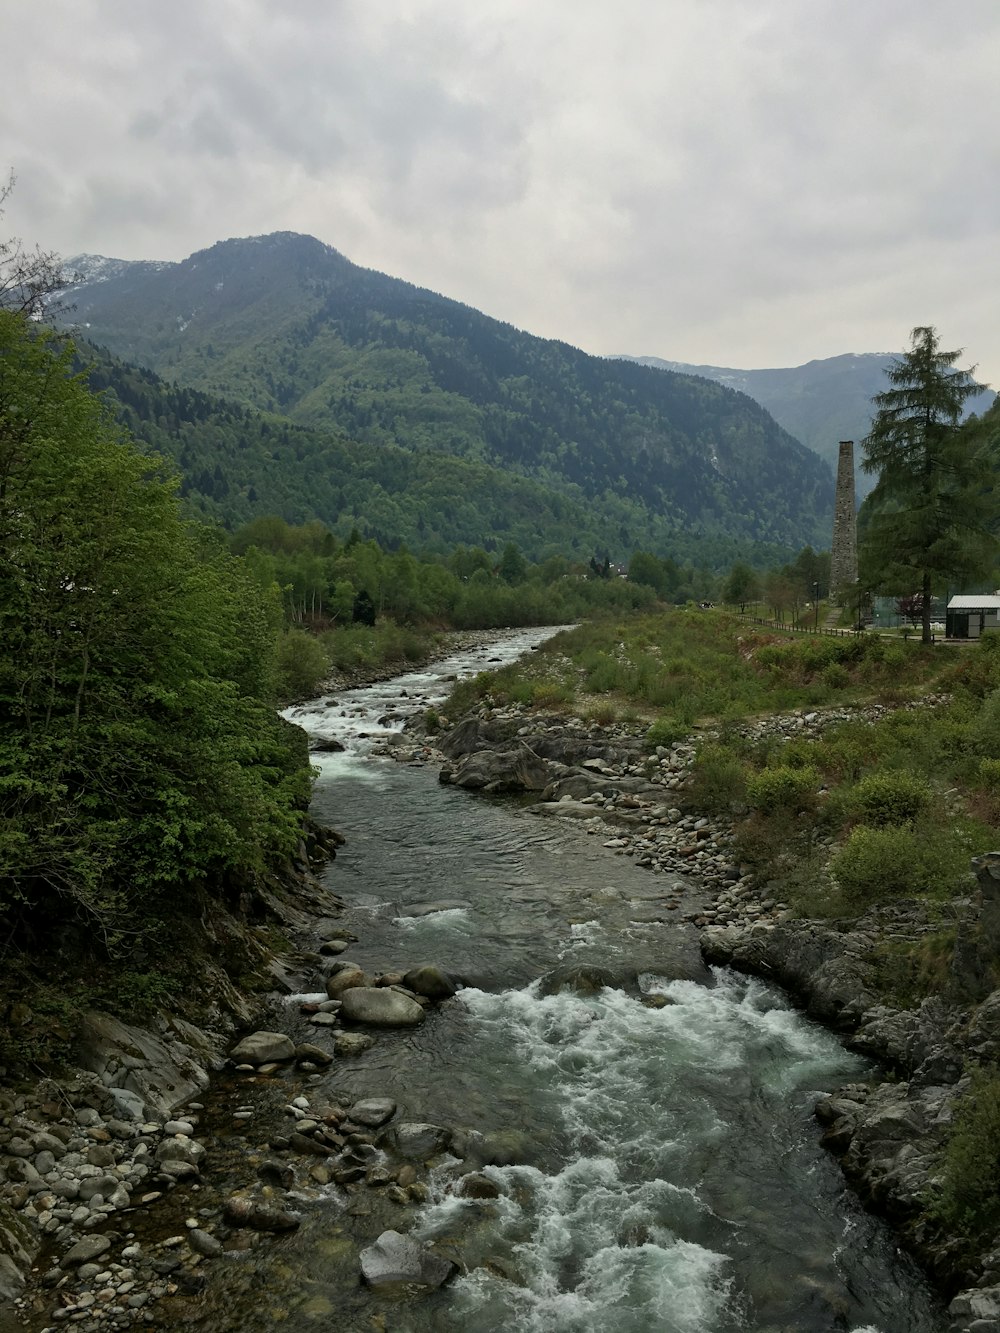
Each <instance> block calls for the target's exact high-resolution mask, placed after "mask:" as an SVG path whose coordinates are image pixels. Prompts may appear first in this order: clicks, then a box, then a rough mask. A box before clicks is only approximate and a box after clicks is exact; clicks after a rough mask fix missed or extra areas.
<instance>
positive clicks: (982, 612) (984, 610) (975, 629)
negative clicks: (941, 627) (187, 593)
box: [947, 592, 1000, 639]
mask: <svg viewBox="0 0 1000 1333" xmlns="http://www.w3.org/2000/svg"><path fill="white" fill-rule="evenodd" d="M988 629H996V630H1000V592H974V593H962V594H961V595H960V596H958V597H953V598H952V599H951V601H950V602H949V603H948V628H947V634H948V638H949V639H978V638H979V636H980V634H982V633H983V631H984V630H988Z"/></svg>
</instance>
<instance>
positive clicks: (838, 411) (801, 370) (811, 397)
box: [617, 352, 995, 499]
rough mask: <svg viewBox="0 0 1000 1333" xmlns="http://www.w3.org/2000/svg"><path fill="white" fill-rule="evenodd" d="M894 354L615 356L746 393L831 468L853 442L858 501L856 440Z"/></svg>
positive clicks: (860, 479)
mask: <svg viewBox="0 0 1000 1333" xmlns="http://www.w3.org/2000/svg"><path fill="white" fill-rule="evenodd" d="M900 355H901V353H899V352H847V353H844V354H843V355H841V356H831V357H825V358H822V359H820V360H816V361H807V362H806V363H805V364H804V365H801V366H789V367H787V368H784V369H774V370H736V369H734V368H732V367H728V366H696V365H691V364H689V363H687V362H684V361H665V360H663V359H661V358H660V357H656V356H623V357H620V358H617V359H619V360H623V361H631V362H635V363H636V364H638V365H641V366H651V367H654V368H655V369H658V370H668V371H671V372H672V373H674V374H678V373H679V374H684V375H700V376H701V377H702V378H704V379H708V380H712V381H714V382H715V383H716V384H724V385H726V387H727V388H730V389H735V390H737V391H738V392H739V393H745V394H747V395H748V396H749V397H751V398H752V399H754V401H755V402H758V403H760V405H761V406H762V407H764V408H766V409H767V411H768V412H770V414H771V416H773V417H774V419H775V421H777V422H778V424H779V425H780V426H784V428H785V430H787V431H788V433H789V434H790V435H793V436H794V437H795V438H796V439H797V440H799V441H800V442H801V443H802V444H804V445H805V446H806V448H807V449H811V450H812V451H813V452H814V453H816V454H818V455H819V456H820V458H822V459H824V460H825V461H826V462H827V463H829V464H830V466H831V467H832V468H833V469H834V471H836V467H837V455H838V445H839V442H840V441H841V440H853V441H854V443H855V450H854V456H855V467H856V484H857V491H858V497H859V499H860V498H861V497H863V496H865V495H867V494H868V492H869V491H870V490H871V489H872V487H873V486H874V485H875V481H876V478H875V477H873V476H870V475H869V474H868V473H865V472H863V471H862V470H861V456H862V451H861V441H862V440H863V439H864V437H865V436H866V435H867V434H868V430H869V427H870V425H871V419H872V409H871V400H872V398H873V397H874V395H875V394H877V393H881V392H882V391H883V390H884V389H886V388H888V387H889V382H888V380H887V379H886V375H885V372H886V370H887V368H888V367H889V365H890V364H891V362H892V361H894V360H896V359H897V357H898V356H900ZM994 398H995V394H994V393H993V391H992V390H987V391H986V392H984V393H981V394H977V395H976V396H975V397H974V398H971V399H970V400H969V402H968V404H967V408H968V412H969V413H972V412H975V413H976V414H977V415H980V416H981V415H982V413H983V412H985V411H986V410H987V409H988V408H989V407H990V406H991V405H992V403H993V400H994Z"/></svg>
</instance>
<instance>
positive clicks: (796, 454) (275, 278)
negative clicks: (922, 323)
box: [71, 232, 833, 558]
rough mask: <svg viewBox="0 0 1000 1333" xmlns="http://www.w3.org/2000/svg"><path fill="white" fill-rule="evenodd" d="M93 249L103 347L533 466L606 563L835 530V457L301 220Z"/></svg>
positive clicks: (254, 395)
mask: <svg viewBox="0 0 1000 1333" xmlns="http://www.w3.org/2000/svg"><path fill="white" fill-rule="evenodd" d="M88 259H89V267H90V271H91V273H92V274H93V275H94V276H93V277H92V278H86V277H85V278H84V280H83V281H82V282H80V283H79V284H77V285H76V286H75V287H74V288H73V290H72V295H71V300H72V302H73V306H74V309H73V314H72V318H73V321H74V322H75V324H76V325H77V327H78V329H79V331H80V332H81V334H82V335H83V336H85V337H87V338H88V339H90V340H91V341H93V342H94V343H97V344H99V345H101V346H104V347H107V348H108V349H109V350H110V351H111V352H113V353H114V354H115V355H116V356H118V357H121V358H124V359H125V360H126V361H128V362H132V363H135V364H137V365H140V366H145V367H148V368H150V369H152V370H154V371H155V372H156V373H157V374H158V375H160V376H163V377H165V378H167V379H172V380H175V381H176V382H177V383H178V385H180V386H182V387H186V388H191V389H198V390H201V391H203V392H205V393H208V394H212V395H216V396H219V397H223V398H226V399H228V400H230V401H235V402H237V403H241V404H243V405H244V406H248V407H252V408H254V409H256V410H258V411H260V412H264V413H266V414H270V415H271V416H275V417H282V418H285V419H287V420H288V421H289V422H291V423H294V424H296V425H299V426H306V427H309V428H311V429H313V430H318V431H321V432H326V433H330V432H333V433H335V434H337V435H338V436H339V437H341V438H343V439H345V440H347V441H352V440H353V441H356V442H357V443H358V445H360V446H365V447H366V448H368V449H379V448H381V449H389V450H392V449H402V450H406V451H409V452H411V453H417V454H434V455H444V456H451V457H454V458H458V459H463V460H465V461H467V462H476V463H479V464H482V465H485V466H487V467H489V468H493V469H499V470H500V471H501V472H503V473H507V474H510V475H511V476H513V477H519V478H523V479H525V480H528V481H530V482H532V483H533V484H535V485H536V486H541V487H543V488H544V489H545V490H546V492H548V493H549V494H555V495H558V494H562V495H564V496H565V497H566V498H567V499H571V500H573V501H574V502H580V503H583V504H585V505H586V506H587V509H588V512H589V513H590V514H591V515H592V518H593V521H592V522H591V523H590V524H588V529H589V530H591V531H594V530H598V531H600V532H601V533H603V537H604V540H603V545H604V546H605V547H606V548H607V549H608V550H609V551H610V552H611V553H612V554H613V556H614V557H615V558H625V557H627V556H628V555H629V554H630V552H631V550H632V549H635V547H636V546H637V545H638V544H639V542H640V539H641V540H642V541H644V542H645V541H650V540H651V541H653V542H654V543H655V546H656V547H657V549H659V550H661V551H662V552H663V553H669V552H670V551H671V548H672V545H673V546H674V547H676V546H677V545H679V544H680V545H683V544H684V543H685V542H686V543H688V544H689V545H690V543H691V542H692V541H695V542H701V543H703V544H705V543H707V544H709V545H711V544H712V543H715V544H716V545H717V546H718V547H720V548H721V547H723V546H725V547H726V548H727V549H732V548H733V544H734V543H735V544H736V545H737V546H738V545H739V544H741V543H743V544H758V545H761V544H763V545H766V546H768V547H778V546H780V547H784V548H785V549H789V548H790V549H797V548H799V547H801V546H802V545H804V544H805V543H806V542H811V543H812V544H814V545H825V544H826V543H827V541H828V534H829V523H830V514H831V512H832V495H833V484H832V475H831V473H830V471H829V469H828V468H827V467H825V466H824V465H823V464H822V463H820V462H819V461H818V460H817V459H816V457H815V456H814V455H813V454H811V453H810V452H809V451H808V450H806V449H804V448H803V447H802V446H801V445H800V444H799V443H798V442H797V441H796V440H794V439H793V438H792V437H791V436H790V435H788V434H787V432H785V431H784V430H782V429H781V428H780V426H778V425H777V423H776V422H775V421H774V420H773V419H772V418H771V417H770V416H769V415H768V413H767V412H766V411H765V410H764V409H762V408H761V407H760V406H759V405H758V404H757V403H755V402H753V401H752V400H751V399H750V398H748V397H746V396H744V395H741V394H738V393H734V392H732V391H730V390H729V389H728V388H725V387H722V386H719V385H717V384H712V383H711V382H709V381H708V380H706V379H698V378H693V377H690V376H686V375H678V374H669V375H664V374H663V373H662V372H660V371H658V370H651V369H648V368H646V367H643V366H639V365H635V364H631V363H628V362H625V361H613V360H609V359H607V358H601V357H593V356H589V355H587V354H586V353H584V352H582V351H580V350H578V349H577V348H574V347H571V346H569V345H568V344H566V343H561V342H556V341H552V340H545V339H541V338H537V337H534V336H532V335H531V334H528V333H524V332H522V331H520V330H518V329H515V328H513V327H512V326H511V325H509V324H504V323H502V322H500V321H498V320H494V319H491V318H489V317H488V316H486V315H483V314H481V313H480V312H479V311H476V310H474V309H472V308H471V307H470V306H466V305H463V304H461V303H459V302H457V301H452V300H450V299H448V298H447V297H444V296H440V295H438V294H437V293H434V292H430V291H427V290H425V289H421V288H418V287H415V286H413V285H412V284H410V283H407V282H404V281H402V280H400V279H397V278H391V277H387V276H386V275H384V274H381V273H377V272H375V271H373V270H369V269H364V268H360V267H359V266H357V265H355V264H353V263H351V262H350V260H348V259H346V258H345V257H344V256H343V255H342V254H340V253H339V252H338V251H336V250H334V249H333V248H332V247H330V246H327V245H325V244H323V243H322V242H320V241H318V240H316V239H315V238H313V237H310V236H301V235H298V234H297V233H288V232H281V233H274V234H272V235H268V236H261V237H251V238H245V239H236V240H228V241H221V242H219V243H217V244H216V245H214V246H212V247H210V248H209V249H207V250H202V251H199V252H197V253H196V254H194V255H191V256H190V257H189V258H188V259H186V260H184V261H181V262H180V263H170V264H153V263H137V262H132V263H129V262H124V261H107V260H106V261H103V262H100V263H98V262H97V261H95V260H94V259H93V257H88ZM77 262H78V263H79V261H77ZM116 263H118V264H119V265H120V266H119V267H118V268H117V269H116V268H115V264H116ZM250 489H255V490H256V489H257V488H254V487H251V488H250ZM327 490H328V491H330V488H327ZM247 493H248V494H249V489H248V490H247ZM330 493H331V494H332V495H335V488H334V489H333V491H331V492H330ZM330 503H333V501H332V500H331V502H330ZM428 506H430V507H431V508H429V511H428V518H434V519H435V526H436V528H437V529H438V530H439V529H440V527H441V524H440V522H439V521H437V516H436V515H433V513H432V512H431V509H432V506H433V497H429V498H428ZM318 516H319V517H322V518H323V519H324V521H327V522H330V523H331V525H332V526H336V524H337V523H338V522H339V521H340V518H341V516H340V514H339V513H335V512H332V511H330V512H327V513H323V514H320V515H318ZM498 521H499V520H498V516H497V515H494V516H493V519H492V522H493V523H494V524H496V523H497V522H498ZM486 535H488V534H486ZM538 542H539V544H544V533H539V534H538Z"/></svg>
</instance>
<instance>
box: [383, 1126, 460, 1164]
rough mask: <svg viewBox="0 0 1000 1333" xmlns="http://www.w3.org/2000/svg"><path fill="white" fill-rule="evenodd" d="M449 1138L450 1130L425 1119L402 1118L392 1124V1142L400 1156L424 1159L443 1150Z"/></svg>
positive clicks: (434, 1155)
mask: <svg viewBox="0 0 1000 1333" xmlns="http://www.w3.org/2000/svg"><path fill="white" fill-rule="evenodd" d="M450 1140H451V1131H450V1130H448V1129H445V1128H444V1126H442V1125H429V1124H427V1123H426V1122H425V1121H419V1120H403V1121H400V1123H399V1124H398V1125H394V1126H393V1130H392V1142H393V1145H394V1147H395V1149H396V1151H397V1152H398V1153H399V1154H400V1156H401V1157H410V1158H413V1159H414V1160H420V1161H426V1160H427V1158H428V1157H436V1156H437V1154H438V1153H442V1152H444V1150H445V1149H446V1148H447V1147H448V1144H449V1142H450Z"/></svg>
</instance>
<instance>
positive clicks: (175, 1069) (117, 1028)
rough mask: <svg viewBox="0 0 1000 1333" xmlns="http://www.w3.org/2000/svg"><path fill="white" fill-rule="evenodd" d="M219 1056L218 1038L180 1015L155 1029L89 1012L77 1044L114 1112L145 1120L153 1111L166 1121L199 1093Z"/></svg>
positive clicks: (77, 1056) (85, 1066)
mask: <svg viewBox="0 0 1000 1333" xmlns="http://www.w3.org/2000/svg"><path fill="white" fill-rule="evenodd" d="M234 994H235V992H234ZM219 1055H220V1050H219V1045H218V1039H217V1038H215V1037H212V1036H209V1035H208V1034H207V1033H206V1032H204V1031H202V1029H201V1028H198V1027H195V1025H194V1024H193V1023H187V1022H185V1021H184V1020H183V1019H181V1018H179V1017H178V1016H176V1015H172V1016H170V1017H169V1018H167V1019H165V1020H164V1021H163V1023H162V1025H161V1026H160V1027H159V1028H158V1029H157V1032H156V1033H153V1032H150V1031H149V1030H148V1029H147V1028H142V1027H135V1026H132V1025H131V1024H127V1023H122V1022H121V1021H120V1020H119V1019H117V1018H112V1017H111V1016H110V1015H109V1014H103V1013H99V1012H97V1011H89V1012H87V1013H86V1014H84V1015H83V1017H82V1019H81V1023H80V1031H79V1035H78V1038H77V1045H76V1047H75V1060H76V1062H77V1063H78V1064H79V1065H80V1066H81V1068H83V1069H85V1070H88V1071H90V1072H92V1073H94V1074H96V1075H97V1076H98V1077H99V1079H100V1081H101V1083H102V1084H103V1085H104V1088H105V1089H106V1090H107V1095H109V1096H110V1097H111V1098H112V1099H113V1101H114V1102H115V1111H114V1114H116V1115H118V1116H122V1117H126V1118H127V1119H128V1120H130V1121H133V1120H138V1121H140V1122H141V1121H144V1120H148V1119H149V1117H150V1113H152V1114H153V1115H154V1116H161V1117H163V1118H164V1119H166V1118H167V1117H168V1114H169V1112H170V1111H171V1110H172V1109H173V1108H174V1107H175V1106H181V1105H183V1104H185V1103H187V1102H189V1101H191V1099H192V1098H195V1097H197V1096H198V1094H199V1093H200V1092H202V1091H204V1089H205V1088H206V1087H207V1086H208V1082H209V1074H208V1067H209V1066H210V1065H211V1064H213V1063H214V1062H215V1061H216V1060H217V1059H218V1058H219ZM96 1104H97V1103H95V1105H96ZM129 1133H131V1130H129Z"/></svg>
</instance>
